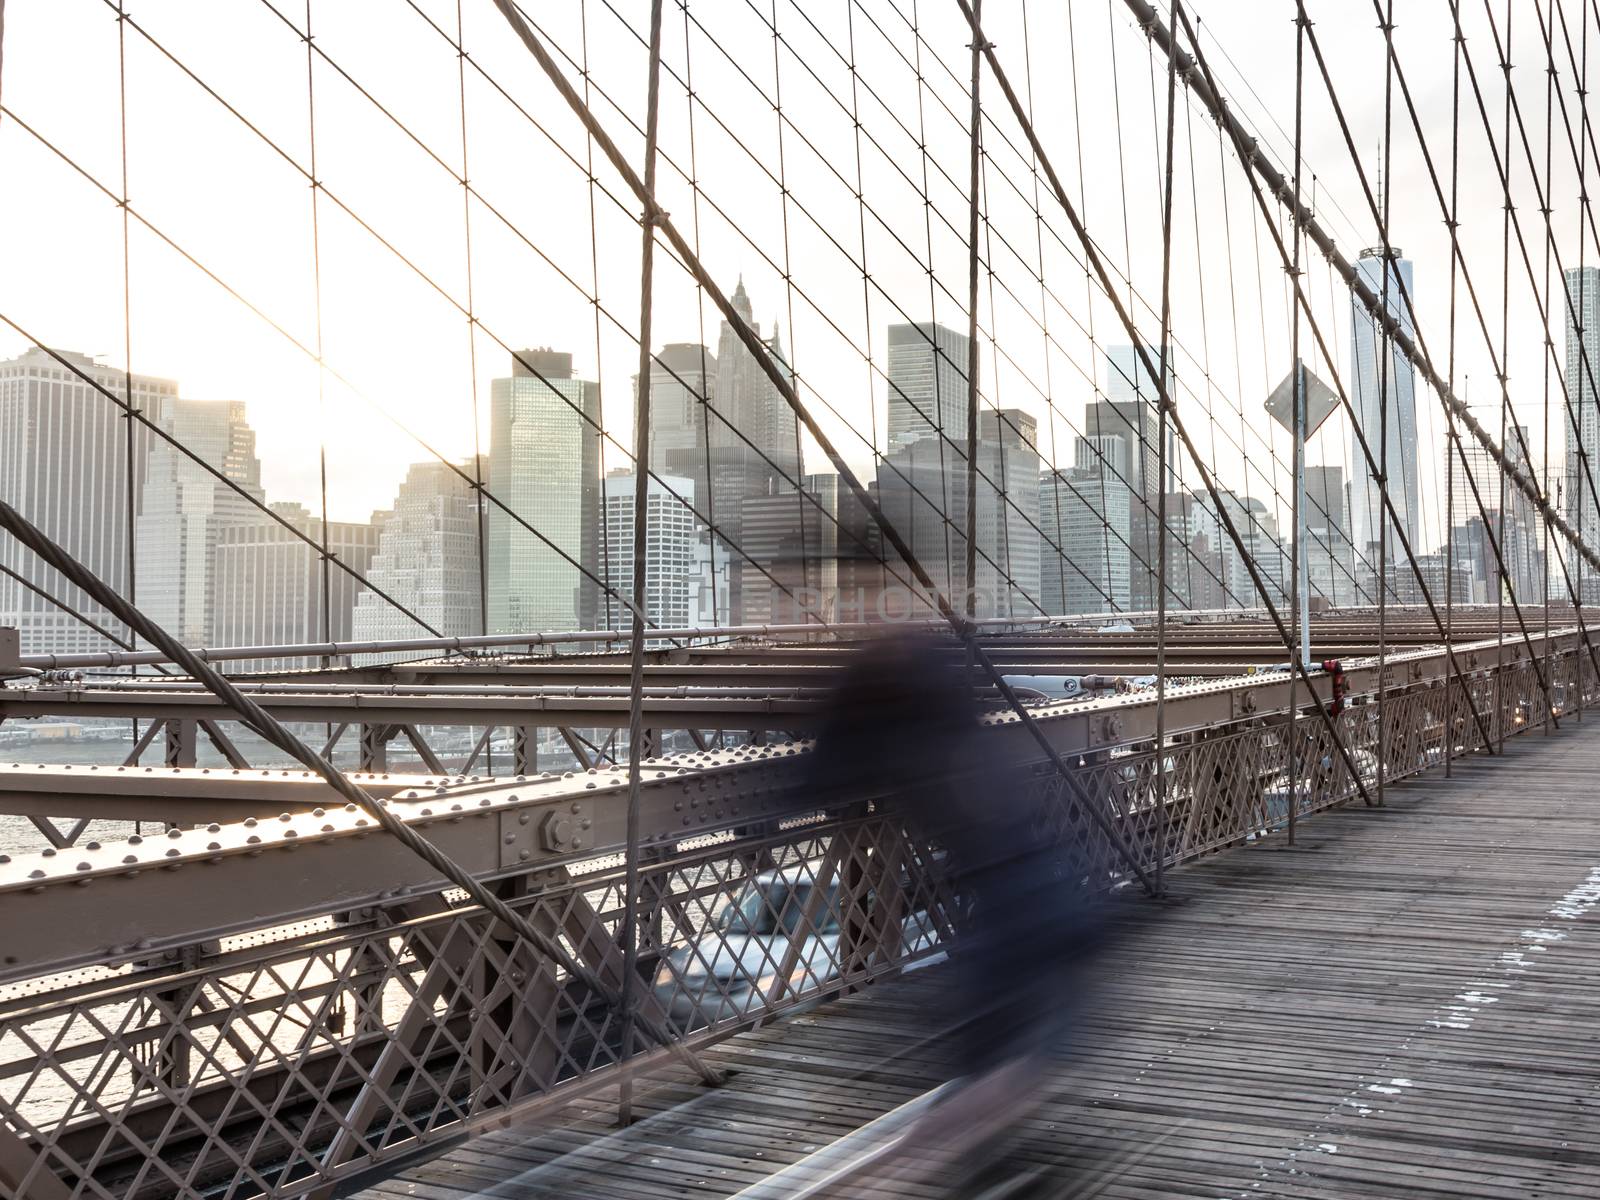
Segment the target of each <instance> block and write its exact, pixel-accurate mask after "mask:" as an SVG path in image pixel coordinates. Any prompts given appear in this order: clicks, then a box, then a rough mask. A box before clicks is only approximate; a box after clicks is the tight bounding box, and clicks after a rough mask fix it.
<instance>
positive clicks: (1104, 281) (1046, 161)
mask: <svg viewBox="0 0 1600 1200" xmlns="http://www.w3.org/2000/svg"><path fill="white" fill-rule="evenodd" d="M956 3H957V4H958V5H959V6H960V8H961V12H962V15H964V16H965V17H966V18H967V23H968V24H969V25H971V26H972V34H973V37H974V38H976V39H978V40H979V41H982V40H983V32H982V30H981V29H979V28H978V26H977V22H976V20H975V18H974V17H973V15H972V8H971V7H970V5H969V4H968V3H967V0H956ZM984 55H985V57H987V58H988V60H989V69H990V71H991V72H993V74H994V77H995V82H996V83H998V84H999V85H1000V90H1001V91H1002V92H1003V93H1005V97H1006V100H1007V102H1008V103H1009V104H1010V105H1011V111H1012V112H1013V113H1014V114H1015V116H1016V119H1017V122H1018V124H1019V125H1020V126H1021V127H1022V131H1023V132H1024V133H1025V134H1026V135H1027V137H1028V140H1029V141H1030V142H1031V143H1033V148H1034V152H1035V153H1036V154H1037V155H1038V156H1039V165H1040V166H1041V167H1042V168H1043V169H1044V173H1045V178H1046V179H1047V180H1048V181H1049V183H1050V187H1051V189H1052V190H1053V191H1054V192H1055V195H1056V199H1057V200H1058V201H1059V202H1060V204H1061V207H1062V209H1063V210H1064V211H1065V212H1066V214H1067V220H1068V222H1069V223H1070V224H1071V225H1072V228H1073V230H1074V232H1076V233H1077V234H1078V238H1079V240H1080V241H1081V242H1082V243H1083V250H1084V254H1085V256H1086V257H1087V258H1088V259H1089V261H1090V263H1091V265H1092V266H1093V267H1094V269H1095V274H1096V275H1098V276H1099V279H1100V287H1101V290H1102V291H1103V292H1104V293H1105V295H1106V298H1107V299H1108V300H1110V301H1111V306H1112V308H1113V309H1115V310H1116V314H1117V319H1118V320H1119V321H1121V322H1122V325H1123V328H1124V329H1126V330H1127V331H1128V336H1129V338H1130V339H1132V341H1133V344H1134V352H1135V353H1136V354H1138V356H1139V358H1140V360H1141V362H1142V364H1143V366H1144V369H1145V371H1146V372H1148V374H1149V375H1150V377H1151V378H1152V379H1155V380H1156V391H1157V395H1158V396H1159V397H1160V401H1161V404H1162V407H1163V408H1165V409H1166V410H1167V414H1168V417H1169V418H1170V420H1171V421H1172V427H1173V430H1174V431H1175V432H1176V433H1177V435H1178V440H1179V441H1181V442H1182V443H1183V445H1184V448H1185V449H1186V450H1187V451H1188V452H1189V457H1190V459H1191V460H1192V461H1193V462H1194V465H1195V470H1196V471H1198V472H1199V474H1200V481H1201V482H1202V483H1203V484H1205V488H1206V492H1207V494H1208V495H1209V496H1210V497H1211V503H1212V505H1213V506H1214V507H1215V508H1216V513H1217V520H1218V521H1219V523H1220V524H1221V525H1222V527H1223V528H1224V529H1225V530H1226V531H1227V534H1228V537H1229V539H1230V540H1231V541H1232V542H1233V544H1234V548H1235V549H1236V550H1237V551H1238V553H1239V559H1240V561H1241V562H1243V563H1244V566H1245V570H1246V571H1247V572H1248V573H1249V575H1250V581H1251V582H1252V583H1253V584H1254V585H1255V588H1256V591H1257V593H1259V595H1260V597H1261V603H1262V606H1263V607H1264V608H1265V609H1266V611H1267V615H1268V616H1269V617H1271V618H1272V623H1273V625H1274V626H1276V628H1277V631H1278V636H1279V637H1280V638H1282V639H1283V641H1284V642H1285V644H1290V637H1289V628H1288V626H1287V625H1285V624H1284V620H1283V616H1282V614H1280V613H1279V612H1278V609H1277V606H1276V605H1274V604H1273V603H1272V598H1271V596H1270V595H1269V593H1268V590H1267V583H1266V580H1265V579H1264V578H1263V577H1262V575H1261V568H1260V567H1259V566H1258V565H1257V563H1256V561H1255V556H1254V555H1252V554H1251V553H1250V551H1249V548H1248V547H1247V545H1246V543H1245V540H1244V537H1243V536H1242V535H1241V534H1240V533H1239V527H1238V526H1237V525H1236V524H1235V523H1234V520H1233V517H1232V515H1231V514H1230V513H1229V512H1228V508H1227V505H1226V504H1224V503H1223V500H1222V494H1221V490H1220V489H1219V488H1218V486H1217V481H1216V479H1215V478H1214V477H1213V475H1212V473H1211V470H1210V468H1208V467H1207V466H1206V464H1205V460H1204V459H1203V458H1202V457H1201V455H1200V448H1199V446H1198V445H1197V444H1196V443H1195V441H1194V438H1193V437H1192V436H1191V435H1190V433H1189V428H1188V426H1187V425H1186V424H1185V423H1184V421H1183V418H1182V417H1181V416H1180V415H1179V414H1178V406H1177V404H1176V403H1175V402H1174V401H1173V399H1172V396H1171V394H1170V393H1169V392H1168V390H1167V381H1166V380H1165V379H1164V378H1162V377H1161V376H1160V375H1159V374H1158V373H1157V368H1156V364H1155V363H1154V362H1153V361H1152V360H1151V358H1150V350H1149V347H1148V346H1146V345H1145V344H1144V342H1143V341H1142V340H1141V339H1140V338H1139V335H1138V330H1137V328H1136V327H1135V325H1134V323H1133V318H1132V317H1131V316H1130V315H1129V313H1128V310H1127V308H1126V306H1125V305H1124V304H1123V302H1122V299H1121V297H1120V296H1118V294H1117V292H1116V289H1115V288H1114V287H1113V286H1112V282H1111V276H1110V273H1109V272H1108V271H1107V270H1106V268H1105V263H1104V262H1103V261H1102V259H1101V257H1100V252H1099V251H1098V250H1097V249H1096V248H1095V245H1094V242H1093V240H1092V239H1091V238H1090V237H1089V231H1088V230H1087V229H1086V228H1085V227H1084V225H1083V221H1082V220H1081V218H1080V217H1079V216H1078V210H1077V208H1076V207H1075V206H1074V205H1073V203H1072V199H1071V197H1069V196H1068V195H1067V190H1066V188H1064V187H1063V186H1062V184H1061V177H1060V176H1059V175H1057V174H1056V170H1055V167H1054V165H1053V164H1052V163H1051V161H1050V158H1049V156H1048V155H1046V154H1045V150H1044V145H1043V144H1042V143H1041V142H1040V141H1039V135H1038V132H1037V131H1036V130H1035V129H1034V127H1033V123H1032V122H1031V121H1029V120H1028V114H1027V111H1026V110H1025V109H1024V108H1023V107H1022V102H1021V101H1020V100H1019V99H1018V98H1017V94H1016V91H1015V90H1014V89H1013V88H1012V86H1011V81H1010V80H1009V79H1008V78H1007V77H1006V74H1005V70H1004V68H1002V67H1001V65H1000V59H999V56H998V55H996V54H995V52H994V49H993V47H990V48H988V49H986V50H985V51H984ZM1290 657H1291V659H1292V660H1293V662H1294V667H1293V669H1294V670H1295V671H1296V672H1298V673H1299V675H1300V677H1301V678H1302V679H1303V680H1304V681H1305V685H1306V690H1307V692H1309V693H1310V696H1311V699H1312V702H1313V703H1315V704H1316V706H1317V715H1318V716H1319V717H1320V718H1321V720H1322V723H1323V726H1324V727H1325V728H1326V729H1327V731H1328V736H1329V737H1330V738H1331V739H1332V742H1333V746H1334V749H1336V750H1337V751H1338V753H1339V757H1340V759H1341V760H1343V762H1344V765H1345V769H1346V770H1347V771H1349V772H1350V778H1351V780H1352V781H1353V782H1354V783H1355V785H1356V787H1357V788H1358V789H1359V791H1360V793H1361V798H1362V800H1364V801H1365V802H1366V803H1367V804H1368V805H1370V804H1371V803H1372V797H1371V796H1370V795H1368V793H1367V785H1366V782H1365V781H1364V780H1363V779H1362V777H1361V772H1360V771H1359V770H1358V769H1357V768H1356V764H1355V762H1354V760H1353V759H1351V757H1350V751H1349V748H1348V747H1347V746H1346V745H1345V742H1344V738H1342V737H1341V736H1340V735H1339V729H1338V726H1337V725H1335V724H1334V720H1333V716H1332V714H1330V713H1329V712H1328V708H1327V705H1326V704H1324V703H1323V701H1322V697H1321V696H1319V695H1318V694H1317V690H1316V685H1315V684H1313V683H1312V681H1311V673H1310V672H1309V671H1308V670H1307V669H1306V664H1305V663H1303V662H1301V661H1300V656H1299V655H1298V654H1291V656H1290Z"/></svg>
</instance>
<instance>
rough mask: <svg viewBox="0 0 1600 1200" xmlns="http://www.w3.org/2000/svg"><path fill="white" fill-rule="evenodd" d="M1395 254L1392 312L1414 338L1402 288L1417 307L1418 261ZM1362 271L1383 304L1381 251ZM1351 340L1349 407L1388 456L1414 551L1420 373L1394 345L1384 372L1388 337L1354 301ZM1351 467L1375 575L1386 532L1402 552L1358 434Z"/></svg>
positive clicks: (1356, 514)
mask: <svg viewBox="0 0 1600 1200" xmlns="http://www.w3.org/2000/svg"><path fill="white" fill-rule="evenodd" d="M1394 254H1395V260H1394V266H1393V268H1392V269H1391V270H1390V271H1389V272H1388V273H1387V281H1388V287H1387V294H1388V310H1389V313H1390V314H1391V315H1392V316H1393V317H1394V318H1395V320H1396V321H1397V322H1398V323H1399V325H1400V328H1401V329H1402V330H1404V331H1405V332H1406V333H1408V334H1410V333H1413V332H1414V331H1415V326H1414V325H1413V324H1412V319H1411V311H1410V308H1409V306H1408V305H1407V304H1406V302H1405V300H1404V299H1402V296H1401V286H1402V285H1404V291H1405V296H1406V297H1407V298H1409V299H1411V300H1413V301H1414V300H1415V299H1416V292H1415V290H1414V289H1413V287H1412V282H1411V262H1410V260H1409V259H1405V258H1402V257H1400V251H1399V250H1395V251H1394ZM1356 270H1357V271H1358V272H1360V275H1361V278H1362V281H1363V282H1365V283H1366V285H1367V286H1368V287H1370V288H1371V289H1372V291H1373V293H1374V294H1376V295H1377V296H1378V297H1379V298H1380V300H1381V299H1382V298H1383V296H1384V294H1385V290H1386V289H1385V286H1384V283H1385V271H1384V266H1383V254H1382V251H1379V250H1364V251H1362V253H1361V257H1360V259H1358V260H1357V262H1356ZM1350 341H1351V345H1350V374H1351V379H1352V380H1353V382H1354V386H1353V387H1352V389H1351V396H1350V401H1351V403H1352V404H1353V405H1354V407H1355V410H1356V417H1357V420H1358V421H1359V422H1360V426H1361V430H1362V432H1363V433H1364V434H1365V435H1366V438H1367V444H1368V445H1369V446H1370V447H1371V448H1372V453H1373V456H1374V457H1375V458H1377V457H1378V456H1380V455H1381V456H1382V464H1383V471H1384V475H1385V476H1386V477H1387V479H1388V490H1389V498H1390V500H1391V501H1393V503H1394V508H1395V513H1396V515H1397V516H1398V517H1399V518H1400V523H1401V525H1402V527H1403V528H1404V529H1405V532H1406V538H1407V539H1408V540H1409V541H1410V543H1411V545H1412V546H1413V547H1415V546H1417V545H1418V535H1419V533H1420V531H1421V524H1420V517H1421V511H1420V509H1419V507H1418V498H1417V493H1418V488H1417V401H1416V380H1415V372H1414V370H1413V368H1412V366H1411V362H1410V360H1409V359H1407V358H1406V357H1405V355H1404V354H1402V353H1401V352H1400V350H1399V348H1398V347H1397V346H1395V345H1394V344H1393V342H1392V341H1391V342H1390V343H1389V361H1388V364H1387V368H1386V367H1385V365H1384V362H1383V347H1384V342H1385V339H1384V337H1383V335H1382V331H1381V330H1380V329H1379V326H1378V322H1377V321H1376V320H1374V319H1373V317H1372V315H1371V314H1370V313H1369V312H1368V311H1367V308H1366V306H1365V305H1363V304H1362V303H1361V301H1360V299H1359V298H1357V297H1356V296H1355V295H1354V294H1352V295H1351V297H1350ZM1350 462H1351V463H1352V464H1353V465H1352V470H1351V476H1350V525H1351V530H1352V532H1353V534H1354V540H1355V549H1356V553H1357V555H1358V557H1359V558H1361V559H1365V560H1367V562H1368V563H1369V564H1370V565H1369V566H1368V568H1367V570H1368V571H1369V572H1370V571H1373V570H1376V568H1377V562H1378V557H1379V543H1380V531H1384V532H1385V538H1384V540H1385V541H1386V543H1387V547H1388V548H1387V554H1388V557H1389V558H1390V559H1393V558H1394V557H1395V556H1396V555H1397V554H1398V553H1399V550H1398V547H1397V545H1396V543H1395V541H1394V535H1393V532H1392V528H1391V526H1390V524H1389V521H1388V518H1387V517H1386V516H1385V514H1384V509H1383V500H1382V497H1381V495H1380V493H1379V481H1378V479H1377V478H1376V477H1375V476H1374V475H1373V473H1372V471H1371V470H1370V469H1369V468H1368V465H1367V460H1366V456H1365V455H1364V454H1362V452H1361V445H1360V442H1359V441H1358V440H1357V439H1356V436H1355V433H1354V431H1352V432H1351V435H1350ZM1376 594H1377V593H1376V590H1375V589H1370V595H1371V597H1372V598H1373V599H1376Z"/></svg>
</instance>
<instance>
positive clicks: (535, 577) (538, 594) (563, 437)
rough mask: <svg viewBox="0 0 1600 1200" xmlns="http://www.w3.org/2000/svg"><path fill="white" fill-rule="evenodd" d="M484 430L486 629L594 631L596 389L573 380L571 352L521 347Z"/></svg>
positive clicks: (493, 393) (495, 393)
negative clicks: (486, 466)
mask: <svg viewBox="0 0 1600 1200" xmlns="http://www.w3.org/2000/svg"><path fill="white" fill-rule="evenodd" d="M489 423H490V433H489V472H488V479H487V481H486V482H487V484H488V488H489V491H490V493H491V494H492V495H493V496H494V500H491V501H489V502H488V514H487V520H488V529H489V631H490V632H491V633H544V632H554V631H560V630H569V631H570V630H575V629H592V628H594V627H595V625H596V624H597V623H598V621H599V619H600V604H599V598H600V587H599V584H598V583H597V582H596V581H597V580H598V579H599V578H600V566H601V564H600V537H601V534H600V433H599V429H600V387H599V385H598V384H595V383H591V382H589V381H588V380H584V379H578V378H576V377H575V376H574V375H573V373H572V355H570V354H566V353H562V352H559V351H555V350H548V349H541V350H523V351H521V352H519V353H518V354H517V355H515V356H513V360H512V373H511V376H510V377H509V378H506V379H496V380H495V381H494V382H493V384H492V386H491V390H490V416H489ZM502 506H504V507H502ZM507 510H509V512H508V511H507ZM519 518H520V520H519ZM529 526H531V527H532V530H537V531H538V532H537V533H534V532H532V531H531V530H530V529H529V528H528V527H529Z"/></svg>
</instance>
